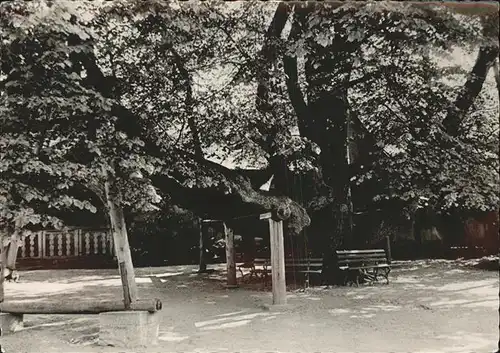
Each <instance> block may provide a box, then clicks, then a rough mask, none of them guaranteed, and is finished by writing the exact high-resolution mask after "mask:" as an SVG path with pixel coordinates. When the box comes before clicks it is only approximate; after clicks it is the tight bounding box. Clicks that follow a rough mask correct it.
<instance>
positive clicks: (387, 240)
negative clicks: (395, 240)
mask: <svg viewBox="0 0 500 353" xmlns="http://www.w3.org/2000/svg"><path fill="white" fill-rule="evenodd" d="M385 251H386V254H387V263H388V264H391V261H392V254H391V237H389V236H386V237H385Z"/></svg>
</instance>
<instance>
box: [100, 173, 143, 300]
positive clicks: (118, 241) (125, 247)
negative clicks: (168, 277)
mask: <svg viewBox="0 0 500 353" xmlns="http://www.w3.org/2000/svg"><path fill="white" fill-rule="evenodd" d="M104 174H105V177H106V182H105V185H104V189H105V194H106V201H107V210H108V215H109V218H110V223H111V231H112V233H113V240H114V247H115V252H116V257H117V260H118V268H119V270H120V278H121V282H122V288H123V299H124V303H125V306H126V307H127V305H128V306H130V303H131V302H133V301H136V300H137V284H136V283H135V272H134V265H133V263H132V253H131V251H130V245H129V242H128V234H127V227H126V224H125V215H124V213H123V208H122V207H121V205H120V195H119V191H118V190H114V187H115V185H113V178H112V177H111V176H110V175H109V174H108V173H107V171H106V170H104Z"/></svg>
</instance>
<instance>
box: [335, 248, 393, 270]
mask: <svg viewBox="0 0 500 353" xmlns="http://www.w3.org/2000/svg"><path fill="white" fill-rule="evenodd" d="M336 253H337V261H338V265H339V266H348V267H351V266H359V265H366V266H370V265H382V264H388V262H387V255H386V253H385V250H384V249H372V250H337V251H336Z"/></svg>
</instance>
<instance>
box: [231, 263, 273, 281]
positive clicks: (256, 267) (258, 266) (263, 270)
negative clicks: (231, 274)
mask: <svg viewBox="0 0 500 353" xmlns="http://www.w3.org/2000/svg"><path fill="white" fill-rule="evenodd" d="M270 267H271V259H266V258H256V259H254V260H253V261H250V262H245V263H243V264H241V265H239V266H238V270H239V271H240V272H241V276H242V277H243V268H249V269H250V278H252V277H253V276H259V275H260V276H261V277H263V278H264V279H266V280H267V277H268V276H269V274H270V273H271V268H270Z"/></svg>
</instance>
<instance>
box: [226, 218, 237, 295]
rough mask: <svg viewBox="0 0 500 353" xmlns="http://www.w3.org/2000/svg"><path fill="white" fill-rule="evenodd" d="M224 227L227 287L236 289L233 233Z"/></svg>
mask: <svg viewBox="0 0 500 353" xmlns="http://www.w3.org/2000/svg"><path fill="white" fill-rule="evenodd" d="M223 225H224V238H225V240H226V266H227V286H228V287H236V286H237V285H238V284H237V282H236V263H235V253H234V232H233V230H232V229H231V228H228V227H227V226H226V223H225V222H224V223H223Z"/></svg>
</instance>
